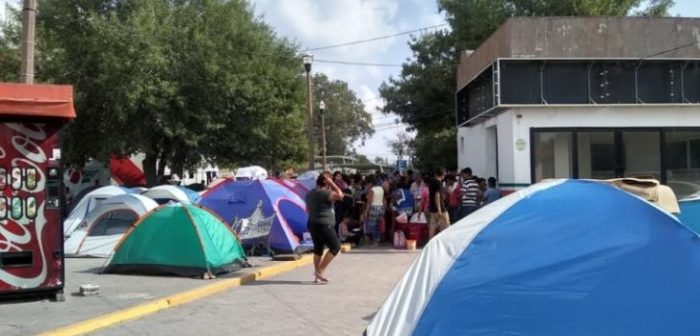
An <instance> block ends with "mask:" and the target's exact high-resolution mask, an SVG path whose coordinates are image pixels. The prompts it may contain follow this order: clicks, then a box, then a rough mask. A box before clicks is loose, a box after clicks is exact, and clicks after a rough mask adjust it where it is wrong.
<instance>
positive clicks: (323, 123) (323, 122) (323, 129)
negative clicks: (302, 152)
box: [318, 100, 327, 171]
mask: <svg viewBox="0 0 700 336" xmlns="http://www.w3.org/2000/svg"><path fill="white" fill-rule="evenodd" d="M318 110H319V111H320V112H321V146H323V147H322V155H323V156H322V157H323V159H322V160H323V161H322V163H323V171H326V168H327V167H326V114H325V113H324V112H325V111H326V103H324V102H323V100H322V101H321V102H320V103H318Z"/></svg>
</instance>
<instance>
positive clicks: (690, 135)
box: [664, 130, 700, 199]
mask: <svg viewBox="0 0 700 336" xmlns="http://www.w3.org/2000/svg"><path fill="white" fill-rule="evenodd" d="M664 147H665V149H666V152H665V161H666V162H665V163H666V178H667V180H668V181H667V184H668V186H669V187H671V189H673V191H674V192H675V193H676V197H678V199H681V198H684V197H688V196H690V195H692V194H694V193H697V192H699V191H700V131H675V130H674V131H667V132H666V143H665V146H664Z"/></svg>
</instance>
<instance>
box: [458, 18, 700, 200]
mask: <svg viewBox="0 0 700 336" xmlns="http://www.w3.org/2000/svg"><path fill="white" fill-rule="evenodd" d="M699 42H700V19H688V18H514V19H511V20H509V21H508V22H506V23H505V24H504V25H503V26H501V27H500V28H499V29H498V31H496V32H495V33H494V34H493V35H492V36H491V37H489V39H487V40H486V41H485V42H484V43H483V44H482V45H481V46H480V47H479V48H478V49H476V50H475V51H474V52H473V53H464V54H463V55H462V58H461V60H460V65H459V71H458V79H457V82H458V86H457V88H458V89H457V93H456V102H455V105H456V109H457V124H458V135H457V141H458V157H459V159H458V163H459V166H460V167H467V166H468V167H471V168H472V170H473V171H474V173H475V174H476V175H479V176H484V177H488V176H496V177H497V178H498V179H499V181H500V184H501V187H502V188H504V189H511V190H512V189H517V188H520V187H524V186H527V185H529V184H531V183H535V182H537V181H539V180H541V179H545V178H561V177H573V178H596V179H602V178H613V177H622V176H653V177H654V178H657V179H659V180H660V181H662V182H663V183H667V184H669V186H671V187H672V188H674V191H676V193H677V194H678V195H679V196H681V197H682V196H684V195H687V194H689V193H691V192H694V191H697V190H700V45H699Z"/></svg>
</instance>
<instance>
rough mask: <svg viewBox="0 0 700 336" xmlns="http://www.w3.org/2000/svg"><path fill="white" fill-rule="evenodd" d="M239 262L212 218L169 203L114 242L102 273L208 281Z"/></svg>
mask: <svg viewBox="0 0 700 336" xmlns="http://www.w3.org/2000/svg"><path fill="white" fill-rule="evenodd" d="M244 262H245V252H244V251H243V248H242V247H241V244H240V242H239V241H238V239H237V238H236V236H235V234H234V233H233V231H231V229H230V228H229V227H228V226H227V225H226V224H224V223H223V222H222V221H221V220H219V218H218V217H217V216H216V215H214V214H212V213H211V212H209V211H208V210H205V209H203V208H200V207H197V206H194V205H190V204H173V205H165V206H161V207H159V208H156V209H155V210H153V211H151V212H149V213H147V214H145V215H144V216H143V217H141V219H140V220H139V221H138V222H137V223H136V224H135V226H134V228H133V229H131V230H130V231H129V232H127V234H126V235H125V236H124V238H122V240H121V242H119V244H117V247H116V248H115V252H114V255H113V256H112V259H111V260H110V261H109V263H108V265H107V267H106V268H105V269H104V272H105V273H140V274H176V275H181V276H203V277H208V276H211V275H213V274H219V273H224V272H229V271H233V270H236V269H238V268H240V266H241V265H243V264H244Z"/></svg>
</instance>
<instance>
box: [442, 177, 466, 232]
mask: <svg viewBox="0 0 700 336" xmlns="http://www.w3.org/2000/svg"><path fill="white" fill-rule="evenodd" d="M445 188H446V189H447V211H448V213H449V214H450V220H451V223H450V224H454V223H456V222H457V221H458V220H459V209H460V207H461V206H462V185H461V184H460V183H459V181H457V178H456V176H455V175H447V176H446V177H445Z"/></svg>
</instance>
